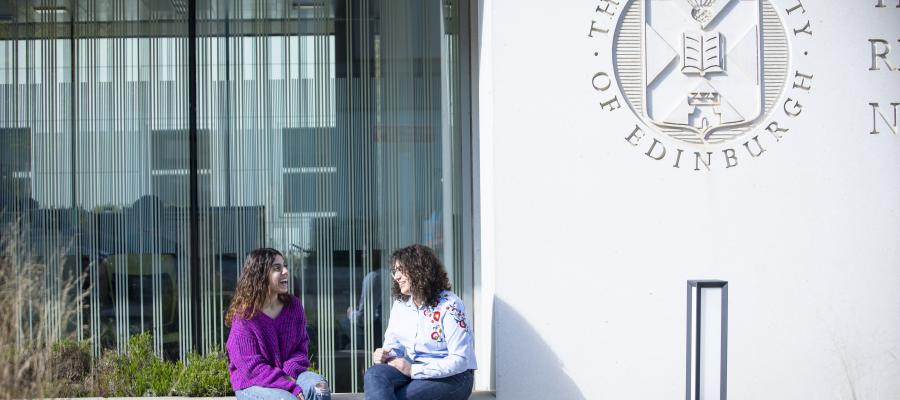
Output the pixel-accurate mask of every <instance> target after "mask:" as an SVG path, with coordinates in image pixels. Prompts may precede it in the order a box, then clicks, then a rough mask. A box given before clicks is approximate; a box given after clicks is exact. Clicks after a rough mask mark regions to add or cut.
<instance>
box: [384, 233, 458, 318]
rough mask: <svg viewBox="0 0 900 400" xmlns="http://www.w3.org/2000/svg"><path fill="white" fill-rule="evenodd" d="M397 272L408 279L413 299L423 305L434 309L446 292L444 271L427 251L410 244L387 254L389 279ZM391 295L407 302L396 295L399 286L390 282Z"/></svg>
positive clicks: (398, 292)
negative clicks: (389, 258) (389, 265)
mask: <svg viewBox="0 0 900 400" xmlns="http://www.w3.org/2000/svg"><path fill="white" fill-rule="evenodd" d="M397 270H399V271H400V272H402V273H403V274H404V275H406V277H407V279H409V286H410V291H411V292H412V296H413V299H416V300H420V301H422V302H423V303H424V304H428V305H430V306H432V307H434V306H437V304H438V301H439V300H440V299H439V297H440V294H441V291H443V290H450V279H449V278H447V271H446V270H444V265H443V264H441V261H440V260H438V258H437V255H435V254H434V250H432V249H431V248H430V247H427V246H423V245H421V244H414V245H412V246H408V247H404V248H402V249H397V250H396V251H394V253H393V254H391V275H392V276H393V274H394V271H397ZM391 294H392V295H393V297H394V299H397V300H400V301H407V300H409V296H407V295H404V294H403V293H400V285H398V284H397V281H396V280H393V279H392V280H391Z"/></svg>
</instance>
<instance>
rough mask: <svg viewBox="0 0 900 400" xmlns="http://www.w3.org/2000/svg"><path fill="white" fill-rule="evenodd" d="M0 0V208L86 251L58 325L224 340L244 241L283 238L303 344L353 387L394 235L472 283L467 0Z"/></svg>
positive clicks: (169, 349) (381, 296) (110, 344)
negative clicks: (75, 298)
mask: <svg viewBox="0 0 900 400" xmlns="http://www.w3.org/2000/svg"><path fill="white" fill-rule="evenodd" d="M12 3H14V5H15V7H13V8H12V9H14V10H17V11H16V12H14V13H12V14H11V15H12V16H11V21H9V22H4V23H3V29H2V30H0V184H2V189H3V190H2V192H0V193H2V196H0V202H2V204H0V209H2V210H4V211H3V212H2V213H0V215H2V221H3V222H5V223H19V224H20V225H21V226H22V227H24V228H26V229H25V230H26V231H27V235H28V237H29V245H30V246H31V247H33V248H34V249H35V251H36V252H38V253H42V254H50V252H51V251H62V252H63V253H64V254H65V258H64V259H65V260H69V261H64V262H63V263H64V264H66V265H70V268H74V266H75V265H78V264H79V263H77V262H75V260H81V263H80V265H81V268H82V269H83V270H84V271H85V272H86V273H87V278H88V280H89V282H85V284H86V285H87V284H90V288H91V292H90V296H89V298H88V299H87V304H85V307H83V308H82V310H83V311H82V313H80V314H79V319H78V321H77V322H75V323H74V324H73V329H74V330H75V331H77V334H78V335H79V337H80V338H84V339H94V340H92V344H93V346H94V350H95V352H98V353H99V351H100V350H101V348H116V349H118V350H120V351H122V350H125V346H126V344H127V342H128V338H129V337H130V336H131V335H133V334H136V333H138V332H141V331H150V332H152V333H153V334H154V349H155V350H156V352H157V353H158V354H159V355H161V356H165V357H167V358H172V359H176V358H181V357H184V356H185V354H186V353H187V352H189V351H200V352H206V351H209V350H211V349H212V348H214V347H216V346H218V347H221V346H222V345H223V343H224V341H225V338H226V337H227V334H228V331H227V329H226V328H225V326H224V324H223V318H224V312H225V309H226V307H227V305H228V304H229V302H230V301H231V296H232V295H233V291H234V288H235V283H236V281H237V277H238V276H239V274H240V272H241V271H240V270H241V264H242V262H243V258H244V255H245V254H247V252H249V251H250V250H252V249H253V248H256V247H260V246H270V247H275V248H278V249H280V250H281V251H283V252H284V253H285V256H286V262H287V264H288V266H289V269H290V270H291V277H292V288H293V293H294V294H296V295H297V296H299V297H301V299H302V301H303V302H304V304H305V306H306V310H307V313H308V315H307V319H308V321H309V330H310V332H309V333H310V336H311V338H312V340H311V358H312V360H313V362H314V363H315V366H316V367H317V368H318V370H319V371H320V372H321V374H322V375H324V376H325V377H326V378H327V379H328V380H329V381H331V382H332V383H333V386H334V388H335V389H336V391H338V392H346V391H359V390H361V388H362V373H363V371H364V370H365V368H366V367H367V366H368V365H369V364H370V363H371V351H372V349H374V348H375V347H378V346H380V345H381V343H380V342H381V335H382V332H383V331H384V324H385V322H386V321H387V319H388V315H387V314H388V312H389V310H390V298H389V296H390V290H389V284H390V277H389V276H388V274H384V273H382V272H381V271H382V270H388V268H385V266H386V263H387V260H388V257H389V256H390V253H391V251H392V250H393V249H395V248H398V247H401V246H404V245H408V244H411V243H424V244H427V245H429V246H432V247H433V248H434V249H435V250H436V251H437V253H438V254H439V255H441V257H442V259H443V261H444V262H445V264H446V265H447V269H448V272H449V273H450V275H451V279H452V281H453V285H454V289H455V291H456V292H457V293H460V294H461V295H462V296H464V297H465V296H468V295H470V294H469V293H467V288H468V286H467V285H466V283H467V282H469V280H470V279H471V270H470V268H471V267H470V266H471V255H470V253H471V246H470V244H468V243H469V241H470V240H471V239H470V237H471V235H470V232H471V226H470V222H469V221H470V219H469V218H468V217H467V214H468V213H470V211H469V210H471V199H470V198H471V192H470V190H469V189H468V185H467V184H466V182H468V178H467V176H468V175H469V174H470V172H468V171H469V169H468V167H467V165H470V161H469V160H470V159H469V157H470V156H471V154H470V152H469V150H468V149H469V148H470V147H471V145H470V139H469V134H468V111H467V107H468V104H469V100H468V92H469V91H468V85H469V83H468V79H467V77H466V76H467V75H466V71H467V63H468V59H467V55H466V54H467V51H468V50H467V49H466V48H465V46H464V45H461V44H465V43H466V42H467V40H468V39H467V37H466V36H464V35H465V32H466V31H467V29H468V21H467V18H468V12H467V10H466V7H467V4H466V3H465V2H459V1H457V0H443V1H433V2H419V1H412V0H396V1H393V0H392V1H381V0H346V1H344V0H341V1H334V0H325V1H316V2H307V1H304V0H301V1H295V2H284V1H274V0H269V1H249V0H247V1H238V0H204V1H197V19H196V21H190V20H189V19H188V16H187V13H186V10H185V9H184V8H183V7H177V6H176V5H177V4H180V3H179V2H165V1H163V2H118V1H111V2H103V1H101V2H99V3H98V4H100V3H102V4H100V5H102V6H100V5H98V6H90V4H93V3H92V2H76V3H74V4H75V5H74V6H73V7H71V8H70V9H68V11H67V12H66V13H61V15H38V14H36V13H33V12H31V11H30V10H31V5H30V2H27V1H25V0H14V1H12ZM73 21H74V23H73ZM191 23H195V24H196V32H197V37H196V42H195V43H196V49H197V52H196V58H195V59H193V60H191V59H189V58H188V44H189V43H190V42H189V41H190V40H191V39H190V38H189V36H188V32H189V29H188V27H189V24H191ZM38 27H40V28H41V29H37V28H38ZM44 28H46V29H44ZM192 63H193V64H194V66H195V68H196V78H192V77H190V76H189V71H190V69H189V66H190V65H191V64H192ZM192 83H193V84H196V88H197V95H196V98H195V99H191V98H190V96H189V90H188V88H189V85H190V84H192ZM191 100H194V104H195V105H196V126H197V134H196V137H195V139H196V142H197V149H198V152H197V154H193V155H192V154H190V152H189V151H188V150H189V145H188V144H189V143H190V140H191V134H190V129H189V126H190V123H191V122H192V121H190V118H189V115H190V114H189V113H188V110H189V108H188V105H189V103H190V101H191ZM192 157H194V158H195V160H196V165H197V170H196V171H192V170H191V165H192V164H191V158H192ZM192 172H196V174H197V187H196V189H197V191H198V199H197V203H196V204H191V197H190V191H191V189H192V188H191V186H190V185H191V181H190V175H191V173H192ZM192 210H196V211H192ZM193 212H196V214H193V215H197V216H198V217H199V221H200V224H199V225H198V226H192V225H191V224H190V222H189V221H190V218H191V216H192V213H193ZM192 230H194V232H196V233H197V234H198V236H199V241H198V242H197V243H192V242H191V240H190V238H191V232H192ZM192 254H196V255H198V256H199V260H200V261H199V265H192V262H191V259H192V257H191V256H192ZM47 259H48V260H50V258H49V257H48V258H47ZM48 262H50V263H54V262H56V261H48ZM465 266H469V268H465ZM193 268H196V269H197V270H199V276H200V281H199V285H198V287H199V288H200V293H194V292H192V288H193V287H194V284H196V282H192V281H191V272H192V269H193ZM194 271H196V270H194ZM196 299H199V304H200V310H196V311H199V313H200V326H192V319H191V315H192V312H194V311H195V310H192V304H193V301H194V300H196ZM195 335H198V336H195ZM195 337H199V338H200V341H199V348H194V347H193V343H194V340H195Z"/></svg>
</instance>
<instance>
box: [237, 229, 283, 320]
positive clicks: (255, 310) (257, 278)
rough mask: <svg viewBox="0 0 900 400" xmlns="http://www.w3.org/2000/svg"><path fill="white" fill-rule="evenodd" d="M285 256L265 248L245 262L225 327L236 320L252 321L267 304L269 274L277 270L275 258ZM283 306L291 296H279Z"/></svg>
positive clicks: (255, 251) (252, 254) (251, 254)
mask: <svg viewBox="0 0 900 400" xmlns="http://www.w3.org/2000/svg"><path fill="white" fill-rule="evenodd" d="M277 256H281V258H284V255H282V254H281V252H280V251H278V250H275V249H271V248H267V247H263V248H259V249H256V250H253V251H251V252H250V253H249V254H247V259H246V260H244V270H243V271H242V272H241V277H240V279H238V283H237V288H235V289H234V297H233V298H232V299H231V305H229V306H228V313H226V314H225V326H231V321H232V319H234V318H240V319H252V318H253V317H255V316H256V315H257V314H259V311H260V310H262V308H263V306H264V305H265V304H266V297H268V295H269V273H270V272H272V270H273V269H275V266H274V264H275V257H277ZM278 300H280V301H281V304H284V305H288V304H290V302H291V295H289V294H287V293H284V294H279V295H278Z"/></svg>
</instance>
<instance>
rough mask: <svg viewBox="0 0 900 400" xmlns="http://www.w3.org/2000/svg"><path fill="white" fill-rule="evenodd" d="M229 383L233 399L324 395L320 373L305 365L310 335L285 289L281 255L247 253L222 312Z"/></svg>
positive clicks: (324, 399) (320, 399)
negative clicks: (228, 302) (227, 330)
mask: <svg viewBox="0 0 900 400" xmlns="http://www.w3.org/2000/svg"><path fill="white" fill-rule="evenodd" d="M225 325H227V326H230V327H231V332H230V333H229V334H228V342H227V343H226V345H225V348H226V349H227V350H228V359H229V363H228V364H229V365H228V370H229V372H230V373H231V386H232V387H233V388H234V391H235V395H236V396H237V400H279V399H280V400H293V399H295V398H299V399H301V400H304V399H309V400H329V399H330V398H331V392H330V390H329V388H328V384H327V383H326V382H325V381H324V380H323V379H322V377H321V376H319V375H317V374H315V373H313V372H310V371H307V370H306V369H307V368H309V356H308V355H307V350H308V348H309V337H308V336H307V334H306V316H305V315H304V312H303V305H302V304H300V300H299V299H298V298H296V297H294V296H291V295H289V294H288V270H287V267H286V266H285V264H284V256H283V255H282V254H281V253H280V252H279V251H278V250H275V249H269V248H261V249H256V250H253V251H251V252H250V254H249V255H248V256H247V260H246V261H244V271H243V272H242V273H241V278H240V279H239V280H238V283H237V289H235V292H234V298H233V299H232V300H231V305H230V306H229V307H228V314H227V315H226V316H225Z"/></svg>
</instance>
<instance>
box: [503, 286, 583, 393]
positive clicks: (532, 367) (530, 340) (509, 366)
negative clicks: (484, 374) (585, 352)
mask: <svg viewBox="0 0 900 400" xmlns="http://www.w3.org/2000/svg"><path fill="white" fill-rule="evenodd" d="M532 324H533V321H529V320H526V319H525V317H523V316H522V315H521V314H519V313H518V312H517V311H516V309H515V308H514V307H512V306H510V305H509V304H507V303H506V302H504V301H503V300H500V299H499V298H494V334H495V339H494V342H495V344H494V353H495V354H496V363H495V364H494V368H495V369H496V376H497V378H496V379H497V386H496V388H497V397H498V398H500V399H522V400H528V399H566V400H583V399H584V398H585V397H584V394H582V393H581V390H580V389H579V388H578V385H576V384H575V382H574V381H573V380H572V378H570V377H569V375H568V374H566V372H565V371H564V370H563V367H564V365H563V362H562V361H561V360H560V359H559V357H558V356H557V355H556V353H554V352H553V350H552V349H551V348H550V346H549V345H548V344H547V343H546V342H544V339H543V338H541V336H540V335H539V334H538V332H537V331H536V330H535V329H534V328H532ZM586 345H587V344H586Z"/></svg>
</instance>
